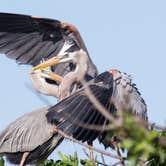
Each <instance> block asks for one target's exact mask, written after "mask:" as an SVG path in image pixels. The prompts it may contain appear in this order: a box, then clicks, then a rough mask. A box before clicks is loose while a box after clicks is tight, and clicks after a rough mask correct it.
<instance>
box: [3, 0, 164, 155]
mask: <svg viewBox="0 0 166 166" xmlns="http://www.w3.org/2000/svg"><path fill="white" fill-rule="evenodd" d="M165 8H166V1H154V0H147V1H144V0H139V1H132V0H131V1H128V0H127V1H126V0H125V1H124V0H119V1H111V0H103V1H99V0H84V1H78V0H59V1H57V0H45V1H44V0H43V1H42V0H35V1H34V0H0V12H9V13H20V14H28V15H33V16H41V17H46V18H55V19H59V20H63V21H66V22H69V23H72V24H74V25H75V26H76V27H77V28H78V29H79V31H80V33H81V35H82V37H83V39H84V41H85V43H86V46H87V48H88V50H89V53H90V55H91V58H92V59H93V61H94V63H95V64H96V65H97V67H98V69H99V72H103V71H105V70H108V69H112V68H117V69H119V70H121V71H124V72H126V73H128V74H131V75H132V77H133V80H134V82H135V83H136V84H137V87H138V88H139V90H140V92H141V93H142V96H143V98H144V99H145V101H146V103H147V106H148V115H149V120H150V121H152V122H156V123H157V124H161V125H164V124H165V120H166V113H165V112H166V110H165V103H166V75H165V74H164V73H165V71H166V10H165ZM29 71H30V67H27V66H18V65H17V64H16V63H15V62H14V61H13V60H10V59H7V58H6V57H5V56H4V55H0V103H1V109H0V131H1V130H2V129H4V128H5V126H6V125H7V124H9V123H10V122H11V121H13V120H15V119H16V118H17V117H19V116H21V115H22V114H24V113H25V112H28V111H32V110H34V109H37V108H41V107H43V106H44V105H45V103H43V102H42V101H41V100H40V99H39V98H38V97H37V96H36V95H35V94H34V93H33V92H32V91H30V90H29V89H28V88H27V87H26V84H31V82H30V80H29V76H28V73H29ZM48 100H49V101H50V102H52V103H54V99H50V98H48ZM77 148H78V146H77V145H75V144H73V143H70V145H69V142H64V143H63V144H62V145H61V146H60V147H59V148H58V151H59V150H62V152H68V153H72V152H73V151H76V150H77ZM56 152H57V151H55V153H54V154H53V155H52V156H53V157H54V156H56ZM53 157H52V158H53Z"/></svg>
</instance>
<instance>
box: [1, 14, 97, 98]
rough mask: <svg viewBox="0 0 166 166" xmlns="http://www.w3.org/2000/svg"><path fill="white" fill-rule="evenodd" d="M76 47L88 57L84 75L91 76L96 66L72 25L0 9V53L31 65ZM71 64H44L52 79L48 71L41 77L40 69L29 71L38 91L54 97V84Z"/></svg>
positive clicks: (58, 82)
mask: <svg viewBox="0 0 166 166" xmlns="http://www.w3.org/2000/svg"><path fill="white" fill-rule="evenodd" d="M80 49H82V50H84V51H85V52H86V55H87V58H88V59H89V61H88V64H87V65H88V71H87V75H88V76H90V77H94V76H95V75H96V74H97V68H96V66H95V65H94V63H93V62H92V60H91V58H90V56H89V54H88V51H87V48H86V46H85V44H84V42H83V39H82V37H81V35H80V33H79V31H78V30H77V29H76V27H75V26H73V25H71V24H69V23H66V22H63V21H59V20H54V19H47V18H40V17H35V16H28V15H21V14H12V13H0V53H3V54H5V55H6V56H7V57H8V58H11V59H14V60H16V62H17V63H19V64H27V65H32V66H33V67H35V66H36V65H38V64H40V63H42V62H43V61H45V60H48V59H50V58H52V57H56V56H58V55H61V54H63V53H64V52H68V53H70V52H75V51H77V50H80ZM74 68H75V66H74V65H72V64H71V63H64V64H59V65H56V66H51V67H50V68H48V69H47V70H50V71H52V72H53V73H54V77H55V78H56V81H55V79H54V81H53V80H51V79H49V78H48V76H49V74H47V78H44V77H42V76H41V75H42V74H43V73H41V71H40V70H39V71H38V72H35V73H34V72H30V77H31V80H32V84H33V86H34V88H35V89H36V90H37V91H38V92H40V93H43V94H45V95H53V96H55V97H57V98H58V97H59V96H58V95H57V94H58V87H59V84H60V82H61V80H62V77H63V76H65V75H66V74H67V73H68V72H70V71H73V70H74ZM56 74H57V75H56ZM52 85H53V86H52ZM50 89H51V90H50ZM53 92H54V93H53Z"/></svg>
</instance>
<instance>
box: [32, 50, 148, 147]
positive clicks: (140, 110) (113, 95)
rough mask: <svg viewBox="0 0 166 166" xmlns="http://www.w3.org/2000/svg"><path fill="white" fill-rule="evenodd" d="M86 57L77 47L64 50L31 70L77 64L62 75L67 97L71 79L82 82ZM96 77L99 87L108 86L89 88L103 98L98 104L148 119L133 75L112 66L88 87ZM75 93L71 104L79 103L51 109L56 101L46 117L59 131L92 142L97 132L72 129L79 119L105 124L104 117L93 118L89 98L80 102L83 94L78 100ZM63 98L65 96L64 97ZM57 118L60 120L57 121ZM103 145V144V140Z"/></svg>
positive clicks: (114, 110) (89, 82) (93, 110)
mask: <svg viewBox="0 0 166 166" xmlns="http://www.w3.org/2000/svg"><path fill="white" fill-rule="evenodd" d="M86 57H87V56H86V52H85V51H84V50H81V49H80V50H79V51H77V52H75V53H66V54H64V55H61V56H59V57H58V56H57V57H54V58H52V59H51V60H48V61H45V62H44V63H43V64H40V65H38V66H36V67H35V68H34V70H40V69H44V68H45V67H49V66H50V65H56V64H58V63H64V62H67V61H70V62H71V61H72V62H73V63H74V64H75V65H76V68H75V71H73V72H69V73H68V74H67V75H66V76H64V78H63V80H62V83H61V94H62V95H63V94H66V96H68V95H67V93H68V92H70V87H71V85H72V84H73V83H74V82H79V83H82V80H83V79H84V76H85V75H86V72H87V68H88V67H87V65H86V60H87V58H86ZM50 61H51V63H50ZM111 78H112V79H111ZM96 80H100V86H103V87H105V88H106V87H107V88H106V89H104V90H100V86H95V88H94V89H93V90H92V91H94V92H95V94H94V96H95V97H96V98H97V99H98V100H99V101H102V102H100V103H101V104H102V105H103V106H104V107H106V108H107V109H109V108H110V109H109V110H108V111H109V112H110V113H114V112H118V111H120V110H129V111H130V112H131V113H132V114H134V115H137V116H139V117H140V118H141V119H143V120H145V121H147V120H148V115H147V105H146V103H145V101H144V99H143V98H142V97H141V94H140V92H139V91H138V89H137V87H136V84H134V83H133V82H132V78H131V76H130V75H128V74H126V73H124V72H121V71H119V70H117V69H111V70H108V71H106V72H103V73H101V74H99V75H98V76H96V77H94V78H90V79H89V81H88V82H87V84H88V85H89V86H91V85H93V86H94V84H95V82H96ZM97 84H98V83H97ZM62 86H63V87H62ZM82 87H83V88H85V87H84V85H82ZM108 87H109V88H108ZM76 92H77V91H76ZM76 92H75V93H74V94H76V97H75V98H76V99H75V100H74V101H73V103H75V102H77V103H78V106H76V107H75V104H74V106H72V105H71V104H70V106H71V107H69V106H68V102H67V104H66V109H62V110H61V111H54V108H55V110H56V108H57V107H58V104H57V105H56V106H55V107H54V106H53V107H51V108H50V109H49V110H50V111H49V112H48V116H47V117H48V119H49V121H50V122H55V124H56V125H57V126H60V127H59V128H60V129H61V130H64V131H65V132H66V133H67V134H69V135H72V136H74V138H76V139H79V140H82V141H90V142H92V141H93V140H94V139H95V138H96V135H95V137H93V133H92V132H90V133H89V135H91V136H92V137H93V139H91V138H89V137H86V134H85V133H82V132H81V131H82V128H79V127H78V128H79V129H78V130H77V129H75V128H77V126H76V124H78V123H79V122H80V123H81V124H82V123H83V124H86V125H90V124H94V123H95V124H96V123H99V124H105V119H103V117H102V118H101V119H102V120H101V119H100V118H99V119H98V118H97V117H96V118H95V117H93V116H92V114H93V113H92V112H95V110H96V109H95V108H94V106H92V105H93V104H92V103H91V104H89V102H90V101H88V100H87V99H86V101H84V102H82V100H83V99H84V98H85V96H84V95H85V94H84V95H83V97H82V98H83V99H81V98H77V95H78V93H76ZM92 94H93V93H92ZM107 94H109V95H107ZM78 96H79V95H78ZM101 96H102V97H101ZM98 97H101V98H98ZM62 98H63V99H65V97H62ZM84 100H85V99H84ZM64 103H65V102H63V104H64ZM108 103H110V104H108ZM86 105H88V107H90V108H87V107H85V106H86ZM76 108H77V109H76ZM89 110H90V111H89ZM91 111H92V112H91ZM80 112H84V114H83V113H82V114H83V116H79V113H80ZM89 112H90V113H89ZM71 115H72V116H71ZM76 115H78V116H76ZM58 119H59V121H60V122H59V121H58ZM98 120H99V121H98ZM75 121H76V122H75ZM96 121H98V122H96ZM74 123H75V124H74ZM70 126H71V127H70ZM83 131H84V130H83ZM80 135H81V136H80ZM84 137H85V138H84ZM103 144H105V143H104V141H103ZM105 145H106V144H105Z"/></svg>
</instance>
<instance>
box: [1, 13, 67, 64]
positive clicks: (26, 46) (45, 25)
mask: <svg viewBox="0 0 166 166" xmlns="http://www.w3.org/2000/svg"><path fill="white" fill-rule="evenodd" d="M64 42H65V39H64V38H63V34H62V32H61V27H60V22H59V21H58V20H51V19H43V18H35V17H31V16H26V15H18V14H7V13H0V53H4V54H6V55H7V56H8V57H9V58H12V59H15V60H16V61H17V62H19V63H23V64H31V65H36V64H38V63H40V61H41V60H42V58H44V59H47V58H50V57H52V56H55V55H56V54H57V53H58V51H59V49H61V48H62V46H63V44H64Z"/></svg>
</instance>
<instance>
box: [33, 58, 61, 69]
mask: <svg viewBox="0 0 166 166" xmlns="http://www.w3.org/2000/svg"><path fill="white" fill-rule="evenodd" d="M61 60H62V58H57V57H53V58H51V59H49V60H47V61H45V62H43V63H41V64H39V65H37V66H35V67H33V68H32V70H33V71H35V70H42V69H45V68H47V67H49V66H53V65H56V64H58V63H60V62H61Z"/></svg>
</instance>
